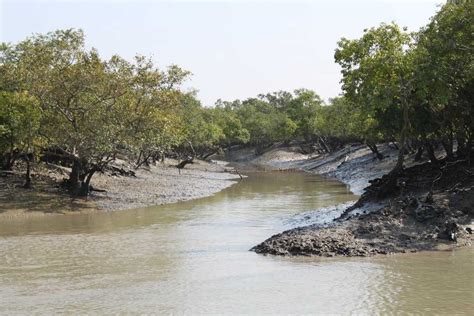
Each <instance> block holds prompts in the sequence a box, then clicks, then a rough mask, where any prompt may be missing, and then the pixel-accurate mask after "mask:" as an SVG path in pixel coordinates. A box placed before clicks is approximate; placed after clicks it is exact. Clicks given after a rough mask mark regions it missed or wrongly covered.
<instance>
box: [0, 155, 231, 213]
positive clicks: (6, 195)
mask: <svg viewBox="0 0 474 316" xmlns="http://www.w3.org/2000/svg"><path fill="white" fill-rule="evenodd" d="M174 164H176V161H174V160H167V161H165V163H163V164H157V165H156V166H150V167H148V168H140V169H138V170H135V176H121V175H116V174H113V173H110V172H108V173H98V174H96V175H95V176H94V178H93V179H92V185H93V187H94V188H97V189H99V190H101V191H102V190H103V191H105V192H93V193H92V194H91V196H90V197H88V198H72V197H71V196H70V195H68V194H67V193H66V192H65V191H64V190H63V189H62V188H61V186H60V183H61V181H62V180H63V179H64V178H67V175H68V174H69V172H70V171H69V169H67V168H63V167H59V166H54V165H48V166H45V165H42V166H37V167H36V168H35V170H34V171H33V182H34V188H33V189H31V190H26V189H23V188H21V186H22V184H23V183H24V180H23V176H22V173H21V172H19V171H13V172H8V173H2V174H1V176H0V219H2V218H4V219H5V218H27V217H32V216H33V217H34V216H44V215H59V214H63V215H64V214H78V213H90V212H101V211H115V210H125V209H132V208H139V207H147V206H152V205H161V204H167V203H175V202H182V201H187V200H192V199H198V198H202V197H206V196H210V195H213V194H215V193H217V192H219V191H221V190H223V189H225V188H227V187H229V186H231V185H233V184H234V183H236V182H235V180H238V179H240V177H239V176H238V175H236V174H233V173H231V172H232V171H233V169H232V168H231V167H227V166H226V165H225V164H223V163H208V162H205V161H199V160H198V161H196V162H195V163H194V164H192V165H187V166H186V168H185V169H183V170H181V172H180V173H179V172H178V169H176V168H175V167H174V166H173V165H174Z"/></svg>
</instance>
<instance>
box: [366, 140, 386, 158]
mask: <svg viewBox="0 0 474 316" xmlns="http://www.w3.org/2000/svg"><path fill="white" fill-rule="evenodd" d="M367 147H369V148H370V150H371V151H372V153H373V154H374V155H375V157H377V159H378V160H382V159H383V158H384V156H383V155H382V154H381V153H380V152H379V149H378V148H377V144H375V143H367Z"/></svg>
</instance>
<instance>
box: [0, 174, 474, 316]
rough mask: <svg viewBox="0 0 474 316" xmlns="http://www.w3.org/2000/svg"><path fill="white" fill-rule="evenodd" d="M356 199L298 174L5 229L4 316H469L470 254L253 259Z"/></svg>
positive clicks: (0, 268) (1, 230)
mask: <svg viewBox="0 0 474 316" xmlns="http://www.w3.org/2000/svg"><path fill="white" fill-rule="evenodd" d="M354 198H355V197H354V196H353V195H352V194H351V193H350V192H349V191H348V190H347V188H346V187H345V186H344V185H341V184H340V183H338V182H335V181H329V180H325V179H323V178H320V177H317V176H311V175H308V174H303V173H260V174H254V175H252V174H251V175H250V177H249V178H248V179H245V180H244V181H241V182H239V183H238V184H236V185H234V186H232V187H231V188H229V189H226V190H224V191H222V192H220V193H218V194H216V195H214V196H212V197H209V198H205V199H200V200H195V201H190V202H184V203H177V204H172V205H166V206H158V207H152V208H146V209H137V210H131V211H122V212H110V213H102V214H85V215H73V216H57V217H43V218H34V219H29V220H28V221H20V220H11V221H8V222H2V223H0V253H1V256H0V314H37V313H40V314H51V313H65V314H77V313H88V314H104V313H108V314H110V313H114V314H116V313H131V314H144V313H146V314H150V313H156V314H194V313H199V314H242V313H243V314H256V313H258V314H263V313H271V314H288V313H291V314H301V313H320V314H329V313H330V314H349V313H356V314H394V313H437V314H450V315H452V314H470V313H472V312H473V311H474V303H473V302H474V251H473V249H472V248H469V249H464V250H458V251H449V252H430V253H419V254H409V255H395V256H386V257H376V258H340V259H334V258H332V259H321V258H279V257H271V256H261V255H257V254H255V253H253V252H249V251H248V249H249V248H251V247H252V246H254V245H256V244H257V243H259V242H261V241H262V240H264V239H266V238H267V237H269V236H271V235H272V234H274V233H277V232H280V231H281V230H283V229H287V228H291V227H294V226H297V225H300V224H305V223H310V222H315V221H320V220H321V218H324V217H328V218H329V217H331V216H333V212H331V209H330V208H326V210H325V211H322V212H321V217H318V216H316V217H315V216H313V215H310V214H309V213H307V212H308V211H310V210H314V209H317V208H324V207H328V206H330V205H334V204H337V203H343V202H347V201H351V200H353V199H354Z"/></svg>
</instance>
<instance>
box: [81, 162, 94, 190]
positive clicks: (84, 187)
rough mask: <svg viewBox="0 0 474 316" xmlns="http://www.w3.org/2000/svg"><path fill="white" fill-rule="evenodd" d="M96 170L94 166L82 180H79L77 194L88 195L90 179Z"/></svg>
mask: <svg viewBox="0 0 474 316" xmlns="http://www.w3.org/2000/svg"><path fill="white" fill-rule="evenodd" d="M96 171H97V168H96V167H95V166H94V167H92V168H91V169H90V170H89V171H88V172H87V175H86V177H85V178H84V181H82V182H81V188H80V190H79V194H78V195H79V196H88V195H89V193H90V191H91V180H92V176H93V175H94V173H95V172H96Z"/></svg>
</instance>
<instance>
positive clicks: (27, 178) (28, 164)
mask: <svg viewBox="0 0 474 316" xmlns="http://www.w3.org/2000/svg"><path fill="white" fill-rule="evenodd" d="M23 188H25V189H31V188H33V185H32V183H31V161H30V157H29V155H28V154H26V173H25V184H24V185H23Z"/></svg>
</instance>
